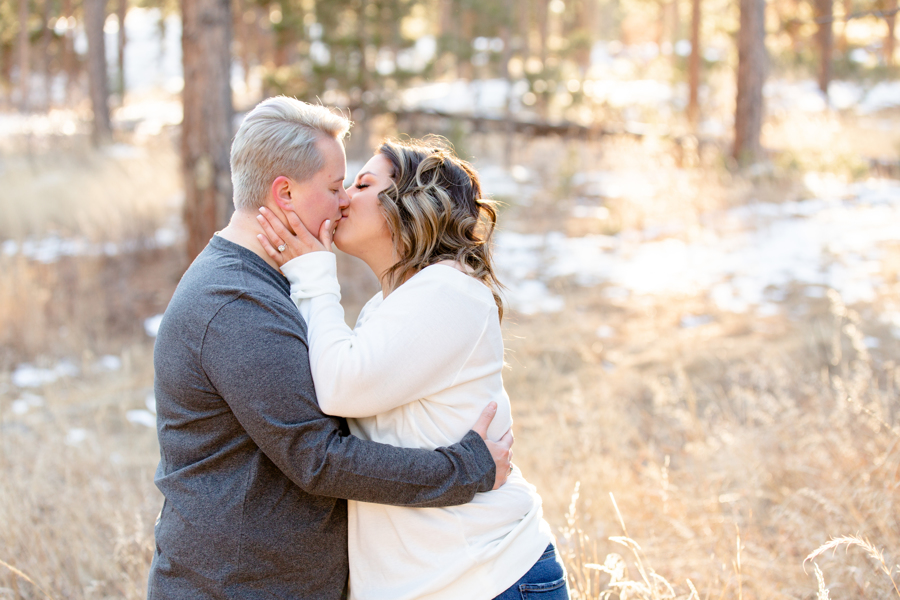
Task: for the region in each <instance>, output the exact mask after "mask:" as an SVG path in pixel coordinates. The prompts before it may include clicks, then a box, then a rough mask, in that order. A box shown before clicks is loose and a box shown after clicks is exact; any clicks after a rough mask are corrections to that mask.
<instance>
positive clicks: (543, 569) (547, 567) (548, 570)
mask: <svg viewBox="0 0 900 600" xmlns="http://www.w3.org/2000/svg"><path fill="white" fill-rule="evenodd" d="M494 600H569V588H568V586H567V585H566V570H565V569H564V568H563V565H562V561H561V560H559V555H558V554H557V553H556V548H554V547H553V544H550V545H549V546H547V549H546V550H544V553H543V554H542V555H541V557H540V558H539V559H538V561H537V562H536V563H534V566H533V567H531V569H529V571H528V572H527V573H525V575H523V576H522V578H521V579H520V580H518V581H517V582H515V583H514V584H512V585H511V586H510V587H509V589H508V590H506V591H505V592H503V593H502V594H500V595H499V596H497V597H496V598H494Z"/></svg>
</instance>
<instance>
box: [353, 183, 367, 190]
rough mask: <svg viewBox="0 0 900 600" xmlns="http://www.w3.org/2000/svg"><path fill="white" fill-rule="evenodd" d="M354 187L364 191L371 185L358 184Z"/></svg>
mask: <svg viewBox="0 0 900 600" xmlns="http://www.w3.org/2000/svg"><path fill="white" fill-rule="evenodd" d="M353 187H355V188H356V189H358V190H364V189H366V188H367V187H369V184H368V183H357V184H356V185H355V186H353Z"/></svg>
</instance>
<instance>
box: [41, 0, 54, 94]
mask: <svg viewBox="0 0 900 600" xmlns="http://www.w3.org/2000/svg"><path fill="white" fill-rule="evenodd" d="M53 4H54V2H53V0H44V11H43V13H44V14H43V18H42V19H41V21H42V22H41V75H42V76H43V81H44V90H43V91H44V102H43V108H44V110H50V106H51V104H52V102H51V100H52V99H51V97H50V95H51V94H52V90H53V74H52V71H53V61H52V56H51V54H50V43H51V42H52V41H53V31H52V30H51V29H50V26H49V23H50V17H51V16H52V15H53Z"/></svg>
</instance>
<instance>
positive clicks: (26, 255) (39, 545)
mask: <svg viewBox="0 0 900 600" xmlns="http://www.w3.org/2000/svg"><path fill="white" fill-rule="evenodd" d="M898 121H900V119H898V118H897V116H896V115H891V114H879V115H877V116H873V117H866V118H855V117H852V118H851V117H846V116H844V117H841V116H836V115H833V114H823V115H818V116H814V117H810V116H804V115H800V116H797V115H793V116H792V117H791V118H785V119H783V120H781V121H779V122H775V123H773V124H770V126H769V129H768V131H767V136H768V138H769V140H770V143H769V147H772V148H776V149H777V152H774V153H773V160H772V161H771V163H769V165H768V166H767V167H765V168H763V169H761V170H758V172H755V173H751V174H749V175H747V174H744V175H737V174H734V173H732V172H731V171H729V170H728V169H726V168H725V163H726V161H725V160H724V159H723V158H722V156H723V153H722V149H721V148H718V147H715V146H713V147H708V146H701V147H699V148H692V147H688V148H687V149H686V148H685V147H684V145H683V144H675V143H674V142H673V141H672V140H670V139H667V138H665V137H653V136H648V137H644V138H643V139H641V140H636V139H633V138H630V137H622V138H618V137H616V138H606V139H603V140H600V141H597V142H590V143H588V142H577V141H566V140H559V139H543V140H518V141H517V143H516V148H517V150H516V155H515V157H514V158H513V160H511V161H509V162H510V163H511V164H509V165H504V160H503V148H504V147H505V145H504V141H503V140H500V139H497V138H495V137H490V136H477V135H472V136H471V137H470V138H468V139H467V150H468V151H469V153H471V154H473V155H475V156H476V166H478V168H479V170H480V171H481V173H482V175H483V178H484V183H485V187H486V189H487V190H488V191H489V192H493V193H494V194H495V195H496V196H497V197H498V198H499V199H501V200H503V201H504V202H505V207H504V208H503V210H502V212H501V230H500V231H499V232H498V238H497V243H498V246H497V260H498V265H499V266H500V269H501V277H502V278H503V280H504V282H506V283H507V284H508V287H509V290H508V296H507V298H508V302H509V306H510V310H509V312H508V316H507V317H506V318H505V320H504V335H505V339H506V348H507V363H508V369H507V370H506V371H505V373H504V378H505V382H506V385H507V388H508V391H509V394H510V397H511V399H512V402H513V414H514V417H515V431H516V462H517V464H519V466H520V467H521V469H522V471H523V472H524V474H525V476H526V477H527V478H528V479H529V481H531V482H532V483H533V484H535V485H536V487H537V489H538V491H539V492H540V494H541V495H542V497H543V499H544V509H545V517H546V519H547V520H548V521H549V523H550V524H551V526H552V527H553V529H554V530H555V532H556V533H557V535H558V537H559V544H560V548H561V550H562V553H563V555H564V558H565V561H566V566H567V568H568V571H569V576H570V583H571V586H572V589H573V597H574V598H592V599H593V598H599V597H601V595H602V594H603V593H605V592H611V593H612V597H622V598H625V597H628V598H674V597H678V598H690V597H697V598H814V597H817V594H819V596H818V597H820V598H822V597H826V596H825V595H823V594H824V592H823V591H821V590H825V589H827V590H828V591H829V592H830V593H831V594H832V595H833V596H834V597H871V598H876V597H878V598H884V597H892V596H894V595H897V596H898V597H900V592H897V591H896V590H897V588H896V586H895V584H894V582H900V574H898V570H900V569H898V567H897V566H895V565H897V563H898V561H900V521H898V518H900V517H898V515H900V506H898V502H900V401H898V392H897V390H898V388H900V279H898V273H900V243H898V240H900V188H898V186H897V184H896V182H894V181H890V180H885V179H880V178H877V177H875V178H873V177H872V175H873V173H871V172H870V171H868V164H867V163H866V162H865V161H864V160H863V159H862V158H860V157H863V156H871V155H872V154H873V148H875V149H879V150H878V154H879V155H891V152H895V151H894V150H892V149H895V148H896V147H897V143H898V139H897V137H896V134H895V133H894V132H896V131H900V128H898V127H897V124H898V123H897V122H898ZM776 141H777V143H776ZM69 143H70V144H71V147H64V148H59V147H56V148H53V147H52V146H53V145H52V144H50V145H49V146H48V147H47V148H46V149H44V150H38V151H33V152H31V153H28V154H21V153H19V154H8V155H7V156H4V166H3V168H4V183H5V186H4V190H3V191H2V192H0V194H2V196H0V200H2V202H0V239H2V240H3V242H2V243H3V246H2V248H0V321H2V322H0V332H2V333H0V336H2V346H0V348H2V350H0V369H2V372H0V479H2V481H3V482H4V483H3V486H0V561H3V562H2V563H0V598H39V597H45V596H48V597H52V598H112V597H115V598H142V597H144V595H145V586H146V576H147V569H148V567H149V561H150V556H151V555H152V549H153V537H152V536H153V522H154V520H155V518H156V514H157V513H158V511H159V509H160V506H161V502H162V501H161V496H160V494H159V493H158V491H157V490H156V488H155V487H154V486H153V473H154V470H155V468H156V464H157V461H158V456H159V455H158V447H157V442H156V432H155V429H154V420H155V419H154V415H153V410H154V400H153V393H152V384H153V371H152V345H153V338H152V337H151V335H150V334H152V333H153V331H154V324H155V322H156V321H155V317H156V316H157V315H159V314H160V313H161V312H162V311H163V310H164V308H165V306H166V303H167V301H168V298H169V297H170V295H171V292H172V290H173V289H174V286H175V285H176V284H177V281H178V277H179V276H180V273H181V272H182V271H183V269H184V267H185V259H184V257H183V256H182V254H181V253H180V251H179V250H178V240H179V239H180V237H179V236H180V233H179V228H178V224H177V213H178V209H179V203H180V201H181V200H180V198H181V196H180V192H179V188H180V186H179V183H178V168H177V164H178V163H177V156H176V154H175V151H174V144H173V143H172V139H171V138H170V137H169V136H168V134H166V133H163V134H161V135H159V136H155V137H151V138H148V139H145V140H144V141H143V142H142V143H140V144H136V143H133V141H131V140H129V141H128V143H125V142H124V141H123V143H120V144H118V145H116V146H114V147H113V148H112V149H107V150H106V151H105V152H102V153H97V152H94V151H90V150H87V149H86V147H84V146H80V145H78V143H77V142H74V141H73V142H69ZM353 158H355V159H356V160H355V161H354V160H351V166H350V167H349V169H350V170H351V171H352V169H353V165H354V164H356V163H357V162H359V159H360V158H362V157H353ZM7 175H9V178H7ZM22 198H28V199H29V200H28V201H27V202H23V201H22V200H21V199H22ZM173 215H175V218H174V219H173ZM340 266H341V276H342V281H343V282H344V283H343V296H344V302H345V306H346V309H347V316H348V319H350V320H352V319H353V318H354V317H355V314H356V313H357V312H358V310H359V308H360V307H361V305H362V303H363V302H364V301H365V300H366V299H367V298H368V296H369V295H370V294H371V293H373V292H374V291H375V282H374V280H373V278H372V276H371V275H370V274H368V273H367V272H366V269H365V267H363V266H362V265H361V264H360V263H358V262H356V261H354V260H352V259H349V258H348V257H346V256H342V257H341V258H340ZM841 536H852V537H844V538H842V537H841ZM833 538H837V542H835V543H836V544H837V545H840V546H846V550H847V551H846V552H845V551H843V550H844V549H843V548H842V551H841V552H840V553H837V554H832V553H831V552H829V553H827V554H823V555H821V556H818V557H816V558H815V559H814V562H815V563H816V565H813V564H812V562H813V561H810V562H806V563H804V559H805V558H806V557H807V555H809V554H810V553H812V552H813V551H815V550H816V549H817V548H819V547H820V546H821V545H822V544H825V543H827V542H829V540H831V539H833ZM880 552H883V555H882V554H879V553H880ZM883 566H885V567H886V568H885V569H882V567H883ZM820 570H821V571H820ZM817 574H818V576H819V577H821V579H817Z"/></svg>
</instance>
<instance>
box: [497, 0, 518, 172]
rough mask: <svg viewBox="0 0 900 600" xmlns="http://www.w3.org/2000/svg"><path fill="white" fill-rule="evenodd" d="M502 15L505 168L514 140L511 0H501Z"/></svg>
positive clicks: (508, 165)
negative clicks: (510, 72)
mask: <svg viewBox="0 0 900 600" xmlns="http://www.w3.org/2000/svg"><path fill="white" fill-rule="evenodd" d="M503 8H504V17H503V25H502V26H501V28H500V39H502V40H503V58H502V60H501V61H500V62H501V65H500V77H501V78H503V79H504V80H506V100H505V102H504V103H503V104H504V106H503V116H504V118H505V119H506V131H505V132H504V136H503V163H504V165H503V166H505V167H506V168H507V169H509V168H511V167H512V165H513V150H514V146H513V142H514V141H515V133H516V131H515V127H514V125H513V120H512V119H513V115H512V107H511V105H512V101H513V79H512V77H510V74H509V61H511V60H512V55H513V47H512V27H513V19H515V11H514V6H513V0H503Z"/></svg>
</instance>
